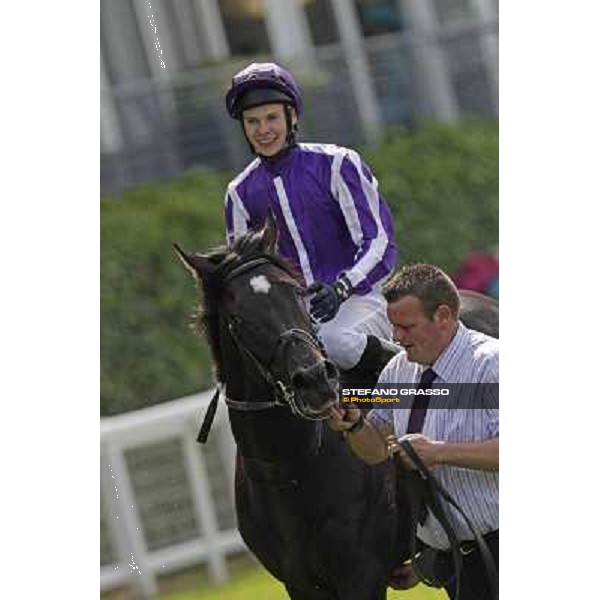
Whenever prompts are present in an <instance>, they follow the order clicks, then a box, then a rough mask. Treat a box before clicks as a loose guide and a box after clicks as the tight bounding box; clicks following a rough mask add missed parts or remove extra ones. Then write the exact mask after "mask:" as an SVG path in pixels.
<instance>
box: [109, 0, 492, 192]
mask: <svg viewBox="0 0 600 600" xmlns="http://www.w3.org/2000/svg"><path fill="white" fill-rule="evenodd" d="M272 59H274V60H277V61H280V62H281V63H283V64H284V65H286V66H288V67H289V68H291V69H292V70H293V71H294V73H295V74H296V75H297V76H298V79H299V80H300V84H301V86H302V88H303V92H304V94H305V96H306V105H307V110H306V117H305V119H303V122H302V130H301V132H302V139H305V140H307V141H315V142H318V141H330V142H336V143H339V144H346V145H357V144H365V143H371V142H374V141H375V140H376V139H377V138H378V137H379V136H380V135H381V133H382V132H383V131H384V130H386V128H388V127H389V126H393V125H399V126H410V125H411V124H412V123H414V122H415V121H416V120H418V119H420V118H434V119H438V120H444V121H454V120H456V119H457V118H459V117H460V116H462V115H465V114H475V115H486V116H497V114H498V1H497V0H101V185H102V193H103V194H108V193H111V192H117V191H120V190H122V189H125V188H127V187H129V186H132V185H135V184H138V183H142V182H145V181H151V180H156V179H169V178H172V177H174V176H176V175H177V174H178V173H180V172H181V171H183V170H185V169H187V168H190V167H192V166H196V165H209V166H215V167H219V168H239V167H240V166H242V165H243V164H244V163H245V162H246V161H247V160H248V158H249V157H248V151H247V148H246V146H245V144H244V140H243V137H242V136H240V135H239V130H238V127H239V125H238V124H236V123H234V122H232V121H231V120H230V119H228V117H227V115H226V112H225V109H224V104H223V94H224V91H225V90H226V88H227V86H228V84H229V82H230V80H231V76H232V75H233V74H234V73H235V72H236V70H238V69H239V68H241V67H242V66H243V65H245V64H247V63H248V62H251V61H253V60H272ZM317 113H318V114H317Z"/></svg>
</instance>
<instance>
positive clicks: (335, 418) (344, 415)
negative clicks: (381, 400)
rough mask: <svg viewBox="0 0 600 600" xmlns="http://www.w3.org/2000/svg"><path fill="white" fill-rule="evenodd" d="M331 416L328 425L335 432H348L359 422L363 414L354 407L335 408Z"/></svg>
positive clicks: (332, 409)
mask: <svg viewBox="0 0 600 600" xmlns="http://www.w3.org/2000/svg"><path fill="white" fill-rule="evenodd" d="M330 415H331V417H330V419H329V421H327V424H328V425H329V427H330V428H331V429H333V431H348V429H350V428H351V427H353V426H354V424H355V423H357V422H358V420H359V419H360V417H361V415H362V413H361V411H360V409H358V408H355V407H353V406H352V407H349V408H336V407H335V406H333V407H332V408H331V412H330Z"/></svg>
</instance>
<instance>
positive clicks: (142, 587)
mask: <svg viewBox="0 0 600 600" xmlns="http://www.w3.org/2000/svg"><path fill="white" fill-rule="evenodd" d="M211 395H212V392H211V391H209V392H203V393H200V394H195V395H193V396H188V397H186V398H181V399H180V400H174V401H172V402H166V403H163V404H160V405H157V406H152V407H149V408H145V409H142V410H138V411H134V412H131V413H126V414H123V415H119V416H116V417H106V418H103V419H102V421H101V426H100V441H101V494H102V505H103V508H104V511H103V518H104V524H105V527H104V535H105V536H106V537H107V538H108V539H105V540H104V541H105V542H106V544H105V546H106V547H110V548H111V549H112V552H111V553H110V554H111V555H112V556H114V557H116V560H112V561H111V562H110V564H104V565H102V566H101V568H100V586H101V590H102V591H104V590H107V589H112V588H115V587H120V586H123V585H130V586H132V587H133V588H134V589H135V591H136V592H137V593H138V594H139V595H140V596H141V597H143V598H154V597H156V596H157V595H158V586H157V579H156V578H157V576H159V575H164V574H167V573H169V572H173V571H176V570H178V569H182V568H185V567H189V566H192V565H195V564H201V563H205V564H206V565H207V566H208V570H209V574H210V576H211V577H212V579H213V580H214V581H217V582H223V581H226V580H227V578H228V572H227V562H226V557H227V555H229V554H232V553H236V552H239V551H241V550H244V549H245V545H244V543H243V541H242V539H241V537H240V535H239V533H238V531H237V529H236V528H235V524H233V523H230V524H229V526H228V527H225V528H223V527H221V528H220V527H219V519H218V512H219V511H221V512H222V511H223V508H226V510H227V511H228V513H229V514H230V516H231V518H230V521H232V522H233V521H234V517H233V501H232V498H233V494H232V486H233V477H234V458H235V445H234V442H233V438H232V435H231V430H230V428H229V422H228V419H227V418H226V414H225V413H226V411H225V410H224V409H223V407H222V406H221V407H220V408H219V410H218V411H217V415H216V417H215V422H214V424H213V428H212V430H211V433H210V436H209V443H208V444H207V445H206V446H201V445H200V444H198V443H197V442H196V439H195V438H196V434H197V431H198V426H199V421H200V415H201V414H202V415H203V414H204V412H205V409H206V407H207V405H208V403H209V401H210V398H211ZM169 441H171V442H175V443H176V446H177V447H178V449H179V452H178V453H177V454H176V460H178V461H179V463H180V464H179V465H178V467H179V469H180V470H181V471H182V472H183V473H184V474H185V478H184V479H185V485H183V486H182V488H185V490H184V495H185V496H187V497H188V498H189V506H191V509H190V511H189V512H190V517H193V519H192V520H193V521H195V523H196V524H197V526H198V527H197V529H198V532H197V535H195V534H194V533H193V532H191V537H190V536H188V538H189V539H185V540H184V541H180V542H177V543H175V544H168V543H167V544H162V545H161V544H160V543H159V544H158V545H159V546H160V547H156V546H157V544H156V543H154V546H155V547H154V548H151V547H150V546H151V544H148V531H147V529H148V523H147V519H146V531H145V528H144V519H143V518H142V514H141V511H140V502H141V497H140V496H141V495H143V494H145V495H146V496H148V495H149V494H148V489H145V491H144V490H142V491H140V486H139V485H138V486H137V489H136V485H134V479H133V478H132V473H131V467H130V464H129V463H130V461H129V462H128V460H127V454H128V453H131V451H139V450H140V449H144V448H152V447H153V446H157V444H161V443H163V444H164V443H165V442H169ZM209 452H211V453H212V455H213V456H214V455H215V454H216V455H218V459H219V460H218V462H219V463H220V464H221V465H223V469H224V473H223V472H219V471H220V469H216V468H215V467H214V460H213V461H212V463H213V464H212V466H210V465H209V463H210V461H209V460H207V459H208V458H210V457H209V456H208V453H209ZM158 467H159V466H158V465H157V467H156V468H157V469H158ZM153 468H154V467H153V464H152V461H148V462H147V464H146V467H145V471H144V474H145V476H146V479H148V475H150V476H152V469H153ZM163 470H164V465H163ZM158 475H159V479H160V478H162V482H161V485H162V488H163V493H161V497H163V502H164V495H165V494H164V490H165V489H166V493H167V496H168V486H169V482H168V481H166V479H165V478H164V473H160V472H159V473H158ZM219 477H220V478H221V480H223V478H225V480H226V481H227V486H228V488H229V493H227V494H223V493H222V492H221V493H219V492H218V491H217V489H216V486H215V481H216V479H218V478H219ZM154 479H156V473H155V474H154ZM180 483H181V482H180ZM146 488H147V486H146ZM181 491H182V489H180V490H179V492H181ZM151 495H152V490H151V489H150V496H151ZM155 495H156V493H155ZM174 514H175V516H176V513H174ZM101 535H102V534H101Z"/></svg>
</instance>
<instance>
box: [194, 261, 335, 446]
mask: <svg viewBox="0 0 600 600" xmlns="http://www.w3.org/2000/svg"><path fill="white" fill-rule="evenodd" d="M265 264H271V265H273V266H275V267H278V268H280V269H282V270H284V271H285V270H286V269H285V268H284V267H283V266H282V265H279V264H277V263H276V262H274V261H273V259H272V258H271V257H270V256H269V255H262V256H258V257H254V258H251V259H250V260H247V261H245V262H242V263H236V264H234V265H233V266H231V267H229V269H228V270H227V271H226V272H225V274H224V275H223V276H222V277H223V279H222V288H225V287H226V286H227V285H229V284H230V283H231V282H232V281H233V280H234V279H236V278H237V277H239V276H240V275H242V274H244V273H248V272H249V271H252V270H254V269H256V268H258V267H260V266H262V265H265ZM288 274H290V275H291V273H289V272H288ZM219 318H220V319H221V320H222V322H223V325H224V328H225V329H226V331H227V333H228V334H229V336H230V337H231V340H232V341H233V343H234V345H235V347H236V348H237V350H238V352H239V353H240V354H241V355H242V356H243V357H245V358H246V359H247V360H248V362H249V363H250V364H251V365H252V366H253V367H254V368H255V369H256V371H257V373H258V374H259V375H260V377H261V378H262V379H263V380H264V381H265V383H266V385H267V388H268V390H269V391H270V395H271V396H272V398H273V399H272V400H253V401H245V400H233V399H232V398H229V397H228V396H227V390H226V382H220V383H219V386H218V388H217V390H216V392H215V394H214V396H213V398H212V400H211V403H210V405H209V407H208V410H207V412H206V416H205V417H204V422H203V424H202V427H201V429H200V433H199V434H198V441H199V442H201V443H204V442H205V441H206V438H207V436H208V431H209V430H210V427H211V424H212V421H213V418H214V414H215V412H216V407H217V401H218V398H219V395H220V394H223V396H224V398H225V403H226V405H227V406H228V407H229V408H231V409H233V410H239V411H257V410H267V409H271V408H275V407H277V406H279V407H281V406H285V407H289V408H290V409H291V411H292V413H293V414H295V415H297V416H300V417H302V418H303V419H308V420H312V421H322V420H325V419H327V418H328V415H326V414H324V415H322V416H321V415H318V416H312V415H307V414H306V413H305V412H303V411H302V410H301V409H300V407H299V405H298V402H297V399H296V392H295V391H294V389H293V387H292V386H291V385H290V384H289V383H286V382H285V381H284V380H283V378H281V377H279V378H277V377H275V376H274V375H273V365H274V364H275V362H276V360H277V358H278V357H279V356H280V355H285V351H286V349H287V348H288V346H289V345H290V343H292V342H293V341H300V342H302V343H303V344H308V345H309V346H312V347H313V348H314V349H316V350H318V351H319V352H320V353H321V354H323V355H325V348H324V347H323V344H322V343H321V341H320V340H319V338H318V337H317V336H316V335H315V334H314V333H309V332H308V331H305V330H303V329H298V328H295V327H293V328H291V329H286V330H285V331H283V332H282V333H281V334H280V335H279V336H278V338H277V340H276V342H275V347H274V348H273V350H272V351H271V352H270V358H269V359H268V360H267V361H266V362H265V361H263V360H261V359H260V358H259V357H258V356H257V355H256V354H255V353H254V352H253V351H252V350H251V349H250V348H249V347H248V345H247V344H245V343H244V341H243V339H242V336H241V335H240V331H241V330H242V328H243V322H242V321H241V320H240V319H239V318H237V317H235V316H233V315H228V314H226V313H224V311H222V312H221V313H220V314H219Z"/></svg>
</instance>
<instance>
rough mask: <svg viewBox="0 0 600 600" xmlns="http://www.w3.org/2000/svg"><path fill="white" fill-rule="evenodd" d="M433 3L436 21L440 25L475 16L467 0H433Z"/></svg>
mask: <svg viewBox="0 0 600 600" xmlns="http://www.w3.org/2000/svg"><path fill="white" fill-rule="evenodd" d="M434 5H435V12H436V13H437V18H438V21H439V22H440V23H441V24H442V25H445V24H446V23H452V22H453V21H464V20H465V19H472V18H473V17H474V16H475V14H474V12H473V6H472V3H471V2H469V0H435V2H434Z"/></svg>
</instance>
